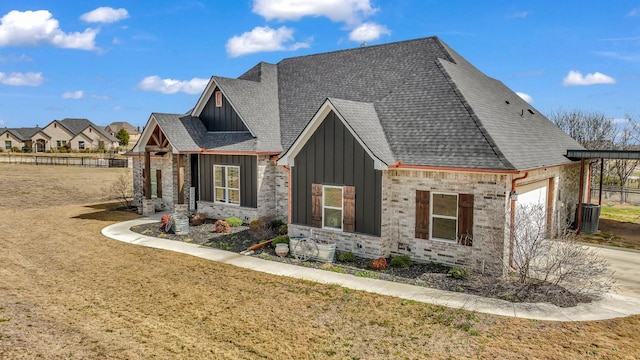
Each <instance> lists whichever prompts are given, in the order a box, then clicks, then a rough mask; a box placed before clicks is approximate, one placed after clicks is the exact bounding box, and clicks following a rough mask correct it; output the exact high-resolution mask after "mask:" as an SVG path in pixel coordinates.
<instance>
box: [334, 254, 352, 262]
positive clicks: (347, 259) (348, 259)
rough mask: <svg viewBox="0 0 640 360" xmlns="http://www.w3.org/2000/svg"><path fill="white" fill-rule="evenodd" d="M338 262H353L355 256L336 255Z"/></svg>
mask: <svg viewBox="0 0 640 360" xmlns="http://www.w3.org/2000/svg"><path fill="white" fill-rule="evenodd" d="M338 260H339V261H342V262H354V261H356V256H355V255H354V254H353V253H352V252H341V253H340V254H338Z"/></svg>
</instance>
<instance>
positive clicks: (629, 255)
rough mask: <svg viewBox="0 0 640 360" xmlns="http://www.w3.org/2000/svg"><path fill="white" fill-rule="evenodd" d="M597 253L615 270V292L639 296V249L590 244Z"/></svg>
mask: <svg viewBox="0 0 640 360" xmlns="http://www.w3.org/2000/svg"><path fill="white" fill-rule="evenodd" d="M591 247H592V248H594V249H595V250H596V252H597V253H598V255H600V256H602V257H603V258H605V259H607V261H609V263H610V264H611V269H612V270H613V271H615V274H614V278H615V280H616V283H617V287H616V292H617V293H618V294H620V295H624V296H631V297H636V298H640V251H638V250H630V249H622V248H613V247H608V246H598V247H596V246H591Z"/></svg>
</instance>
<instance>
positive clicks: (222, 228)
mask: <svg viewBox="0 0 640 360" xmlns="http://www.w3.org/2000/svg"><path fill="white" fill-rule="evenodd" d="M215 227H216V232H217V233H221V234H226V233H228V232H229V231H231V226H229V223H228V222H226V221H224V220H218V221H216V223H215Z"/></svg>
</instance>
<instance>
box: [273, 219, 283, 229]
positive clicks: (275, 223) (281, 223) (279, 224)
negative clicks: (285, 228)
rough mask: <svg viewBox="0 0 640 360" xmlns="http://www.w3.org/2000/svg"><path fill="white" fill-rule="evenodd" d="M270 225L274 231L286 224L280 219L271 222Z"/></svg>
mask: <svg viewBox="0 0 640 360" xmlns="http://www.w3.org/2000/svg"><path fill="white" fill-rule="evenodd" d="M270 225H271V228H272V229H279V228H280V226H282V225H284V222H283V221H282V220H280V219H275V220H271V224H270Z"/></svg>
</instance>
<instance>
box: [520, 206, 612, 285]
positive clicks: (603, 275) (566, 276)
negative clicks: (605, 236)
mask: <svg viewBox="0 0 640 360" xmlns="http://www.w3.org/2000/svg"><path fill="white" fill-rule="evenodd" d="M546 219H547V216H546V212H545V211H544V208H543V206H541V205H519V206H517V210H516V214H515V224H514V231H513V237H514V239H513V240H514V243H513V265H514V266H513V267H514V268H515V271H516V273H517V275H518V280H519V282H520V284H521V285H522V289H523V290H524V291H528V290H529V289H530V288H532V287H537V286H539V285H540V284H551V285H554V286H558V287H562V288H564V289H565V290H567V291H569V292H571V293H572V294H581V295H587V296H590V297H598V296H600V295H602V294H604V293H606V292H608V291H610V290H611V288H612V286H613V285H614V282H613V280H612V276H613V272H612V271H611V270H610V268H609V263H608V262H607V261H606V260H605V259H603V258H602V257H600V256H598V255H597V253H596V251H595V250H594V249H593V248H590V247H587V246H584V245H582V244H581V243H579V242H578V239H577V237H576V235H575V233H574V232H572V231H569V230H568V229H566V230H565V229H563V230H562V231H561V235H560V236H557V237H556V238H554V239H550V236H549V232H547V231H546V230H545V229H546ZM560 226H563V227H566V226H564V225H563V224H560Z"/></svg>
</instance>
